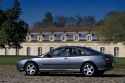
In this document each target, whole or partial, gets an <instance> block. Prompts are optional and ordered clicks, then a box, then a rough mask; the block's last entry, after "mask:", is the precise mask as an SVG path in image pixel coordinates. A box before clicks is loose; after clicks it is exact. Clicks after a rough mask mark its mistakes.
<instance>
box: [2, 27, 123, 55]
mask: <svg viewBox="0 0 125 83" xmlns="http://www.w3.org/2000/svg"><path fill="white" fill-rule="evenodd" d="M21 46H22V48H21V49H19V48H17V49H13V48H6V49H0V55H23V56H39V55H42V54H44V53H46V52H48V51H50V50H52V49H54V48H57V47H60V46H86V47H89V48H92V49H95V50H98V51H100V52H102V53H108V54H112V55H113V56H115V57H125V51H124V50H125V46H124V45H123V44H122V43H117V44H102V43H99V38H98V36H97V34H96V28H95V27H64V28H41V29H39V28H32V29H30V30H29V32H28V33H27V36H26V40H25V41H24V42H22V43H21Z"/></svg>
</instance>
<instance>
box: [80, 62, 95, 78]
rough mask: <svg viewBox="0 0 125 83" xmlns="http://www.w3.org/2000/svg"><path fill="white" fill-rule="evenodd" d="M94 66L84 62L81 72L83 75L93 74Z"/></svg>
mask: <svg viewBox="0 0 125 83" xmlns="http://www.w3.org/2000/svg"><path fill="white" fill-rule="evenodd" d="M95 71H96V68H95V66H94V65H93V64H91V63H85V64H83V66H82V69H81V72H82V73H83V74H84V75H85V76H93V75H94V74H95Z"/></svg>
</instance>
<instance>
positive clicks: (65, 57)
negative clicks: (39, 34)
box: [42, 48, 69, 70]
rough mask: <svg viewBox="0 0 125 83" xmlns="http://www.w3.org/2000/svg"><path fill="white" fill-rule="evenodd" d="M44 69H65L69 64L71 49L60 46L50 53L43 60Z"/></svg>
mask: <svg viewBox="0 0 125 83" xmlns="http://www.w3.org/2000/svg"><path fill="white" fill-rule="evenodd" d="M42 62H43V63H42V64H43V65H42V69H46V70H64V69H67V68H68V66H69V49H66V48H59V49H56V50H53V51H52V52H50V53H48V54H47V55H46V57H44V58H43V60H42Z"/></svg>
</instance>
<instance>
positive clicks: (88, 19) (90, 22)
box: [82, 16, 96, 26]
mask: <svg viewBox="0 0 125 83" xmlns="http://www.w3.org/2000/svg"><path fill="white" fill-rule="evenodd" d="M82 25H83V26H95V25H96V20H95V18H94V17H93V16H84V17H83V19H82Z"/></svg>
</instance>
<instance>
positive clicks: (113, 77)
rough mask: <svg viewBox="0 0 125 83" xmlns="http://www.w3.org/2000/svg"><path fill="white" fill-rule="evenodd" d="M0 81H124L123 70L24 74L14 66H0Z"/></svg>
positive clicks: (46, 82) (25, 82) (60, 82)
mask: <svg viewBox="0 0 125 83" xmlns="http://www.w3.org/2000/svg"><path fill="white" fill-rule="evenodd" d="M0 83H125V71H118V70H113V71H108V72H106V73H105V74H104V75H103V76H98V77H84V76H83V75H82V74H44V75H42V74H39V75H37V76H25V74H24V73H20V72H19V71H17V69H16V67H14V66H11V67H3V66H2V67H1V66H0Z"/></svg>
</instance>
